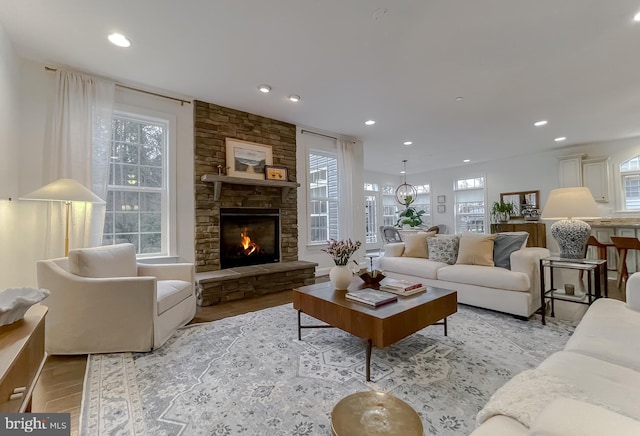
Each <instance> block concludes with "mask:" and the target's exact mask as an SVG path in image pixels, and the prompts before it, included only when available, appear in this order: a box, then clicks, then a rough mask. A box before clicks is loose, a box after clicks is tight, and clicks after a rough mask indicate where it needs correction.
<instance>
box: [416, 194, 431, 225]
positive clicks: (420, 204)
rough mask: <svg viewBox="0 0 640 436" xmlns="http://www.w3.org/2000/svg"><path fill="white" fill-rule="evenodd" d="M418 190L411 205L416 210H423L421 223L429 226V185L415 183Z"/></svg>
mask: <svg viewBox="0 0 640 436" xmlns="http://www.w3.org/2000/svg"><path fill="white" fill-rule="evenodd" d="M416 190H417V191H418V197H417V198H416V201H415V202H414V203H413V204H412V205H411V206H413V207H414V208H415V209H416V210H424V215H422V225H423V226H424V227H431V190H430V187H429V185H416Z"/></svg>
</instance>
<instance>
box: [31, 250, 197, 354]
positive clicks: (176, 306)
mask: <svg viewBox="0 0 640 436" xmlns="http://www.w3.org/2000/svg"><path fill="white" fill-rule="evenodd" d="M37 276H38V286H39V287H41V288H46V289H49V290H50V291H51V295H50V296H49V298H47V299H46V300H45V301H43V302H42V304H44V305H46V306H47V307H48V308H49V313H48V315H47V321H46V323H45V348H46V350H47V353H49V354H90V353H114V352H124V351H149V350H152V349H154V348H158V347H160V346H161V345H162V344H164V343H165V342H166V341H167V339H169V337H171V335H172V334H173V332H175V330H176V329H177V328H179V327H181V326H183V325H185V324H187V323H188V322H189V321H191V319H193V316H194V315H195V312H196V299H195V288H194V283H195V275H194V267H193V264H186V263H175V264H162V265H151V264H138V263H137V262H136V253H135V248H134V246H133V245H132V244H119V245H111V246H105V247H95V248H84V249H77V250H71V251H70V252H69V257H68V258H67V257H65V258H60V259H52V260H44V261H39V262H38V263H37Z"/></svg>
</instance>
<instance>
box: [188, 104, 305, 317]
mask: <svg viewBox="0 0 640 436" xmlns="http://www.w3.org/2000/svg"><path fill="white" fill-rule="evenodd" d="M194 120H195V128H194V134H195V140H194V142H195V152H194V155H195V162H194V175H195V180H194V186H195V207H196V210H195V216H196V224H195V261H196V279H197V281H198V304H200V305H202V306H208V305H211V304H216V303H218V302H221V301H227V300H233V299H240V298H246V297H251V296H253V295H259V294H264V293H269V292H277V291H281V290H285V289H291V288H293V287H295V286H301V285H305V284H310V283H312V282H313V281H314V277H315V266H316V265H317V264H315V263H312V262H305V261H299V260H298V207H297V206H298V204H297V195H296V192H295V190H296V187H297V183H295V181H296V128H295V126H294V125H293V124H289V123H285V122H282V121H278V120H274V119H271V118H266V117H261V116H258V115H254V114H250V113H247V112H242V111H237V110H234V109H229V108H225V107H222V106H218V105H215V104H211V103H206V102H202V101H194ZM226 138H235V139H240V140H243V141H249V142H254V143H258V144H261V145H268V146H270V147H271V150H272V155H273V165H277V166H283V167H286V168H287V173H288V180H287V181H282V182H278V181H271V180H249V179H241V178H236V177H228V176H225V175H224V171H222V173H223V174H222V175H219V173H218V171H219V168H221V169H224V168H226V150H225V140H226ZM252 210H253V211H255V210H263V211H265V210H270V211H274V210H277V211H278V213H279V226H278V227H277V233H278V234H277V235H276V234H275V233H273V232H274V231H272V230H265V229H264V228H260V229H258V230H257V231H256V230H249V237H250V238H251V239H253V236H254V234H255V237H256V239H257V240H258V244H259V245H261V246H262V242H261V241H260V238H262V237H263V236H264V235H265V233H266V234H269V235H271V233H273V235H272V236H273V238H274V239H275V240H279V244H278V248H277V249H278V250H279V252H278V253H276V252H275V248H274V249H273V250H272V249H271V243H270V242H268V243H265V245H266V246H268V247H267V248H268V249H267V250H265V247H262V249H263V251H264V252H265V256H264V257H263V258H262V259H259V260H260V261H259V262H258V258H252V259H251V260H250V261H251V262H253V261H254V260H256V262H257V263H256V264H253V263H251V264H243V263H238V259H239V258H240V255H238V254H237V253H236V254H235V255H231V256H229V257H232V258H234V257H235V259H232V260H225V261H224V262H223V261H222V258H223V253H222V251H223V250H228V249H229V248H228V247H227V240H230V241H233V239H235V238H236V237H237V238H240V237H241V236H240V235H239V234H238V230H240V233H242V231H243V229H244V227H245V225H244V224H243V225H239V224H238V225H236V227H235V228H233V225H232V230H230V231H229V232H230V233H229V234H228V235H226V234H223V231H224V232H226V230H222V228H221V223H222V221H224V220H225V219H226V218H225V217H224V216H223V215H224V214H226V213H228V212H229V211H231V213H235V214H236V216H235V217H233V219H230V221H232V222H236V219H237V220H240V221H238V222H243V223H244V222H245V221H244V220H245V217H240V216H238V213H239V212H241V211H244V212H246V211H252ZM225 227H226V226H225ZM231 233H233V234H231ZM223 238H224V241H223ZM254 242H255V240H254ZM230 243H231V242H230ZM233 243H235V242H233ZM225 247H227V248H225ZM236 248H237V245H236V247H235V248H233V249H232V250H236ZM267 253H268V254H267ZM227 254H228V253H227ZM276 258H277V259H279V261H275V259H276ZM243 260H246V259H243ZM263 261H266V262H263ZM242 265H244V266H242Z"/></svg>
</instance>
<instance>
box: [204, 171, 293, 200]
mask: <svg viewBox="0 0 640 436" xmlns="http://www.w3.org/2000/svg"><path fill="white" fill-rule="evenodd" d="M200 180H202V181H203V182H205V183H213V199H214V200H215V201H220V193H221V192H222V184H223V183H227V184H235V185H249V186H268V187H271V188H282V201H283V202H284V201H286V199H287V197H288V196H289V191H290V190H291V188H297V187H299V186H300V183H297V182H284V181H279V180H255V179H243V178H242V177H229V176H222V175H217V174H204V175H203V176H202V177H200Z"/></svg>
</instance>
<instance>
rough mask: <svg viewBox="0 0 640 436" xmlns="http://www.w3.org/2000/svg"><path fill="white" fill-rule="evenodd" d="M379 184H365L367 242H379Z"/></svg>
mask: <svg viewBox="0 0 640 436" xmlns="http://www.w3.org/2000/svg"><path fill="white" fill-rule="evenodd" d="M378 195H379V194H378V184H377V183H366V182H365V184H364V227H365V241H366V243H367V244H375V243H377V242H378Z"/></svg>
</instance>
